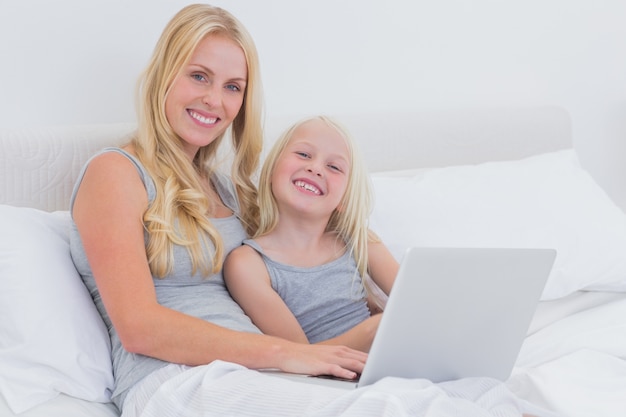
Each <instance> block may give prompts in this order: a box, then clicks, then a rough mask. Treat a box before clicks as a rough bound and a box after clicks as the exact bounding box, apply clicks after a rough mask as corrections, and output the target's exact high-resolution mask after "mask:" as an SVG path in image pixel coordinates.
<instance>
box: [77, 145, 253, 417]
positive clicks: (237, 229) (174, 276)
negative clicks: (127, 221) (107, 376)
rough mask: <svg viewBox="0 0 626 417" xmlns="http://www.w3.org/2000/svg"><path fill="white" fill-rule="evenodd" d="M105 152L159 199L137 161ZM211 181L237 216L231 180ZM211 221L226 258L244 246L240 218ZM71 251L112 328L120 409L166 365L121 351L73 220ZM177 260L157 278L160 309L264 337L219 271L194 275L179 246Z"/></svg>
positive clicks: (114, 395)
mask: <svg viewBox="0 0 626 417" xmlns="http://www.w3.org/2000/svg"><path fill="white" fill-rule="evenodd" d="M104 152H117V153H119V154H122V155H124V156H125V157H126V158H128V159H129V160H130V161H131V162H132V163H133V164H134V165H135V167H136V168H137V172H138V173H139V175H140V177H141V180H142V181H143V183H144V185H145V187H146V191H147V193H148V201H149V203H151V202H152V201H154V198H155V195H156V191H155V187H154V182H153V180H152V178H151V177H150V176H149V175H148V172H147V171H146V170H145V168H144V167H143V166H142V165H141V163H140V162H139V161H138V160H137V159H136V158H134V157H133V156H132V155H130V154H128V153H127V152H125V151H124V150H122V149H119V148H106V149H103V150H102V151H101V152H100V153H98V154H97V155H99V154H101V153H104ZM97 155H96V156H97ZM94 157H95V156H94ZM90 162H91V160H90V161H88V162H87V164H86V165H85V167H83V170H82V171H81V173H80V175H79V178H78V180H77V182H76V185H75V186H74V191H73V193H72V198H71V203H70V207H73V205H74V200H75V198H76V192H77V190H78V187H79V185H80V184H81V182H82V179H83V177H84V174H85V171H86V169H87V166H88V165H89V163H90ZM213 182H214V184H215V187H216V189H217V192H218V193H219V195H220V197H221V198H222V200H223V202H224V204H225V205H226V206H227V207H228V208H230V209H231V210H232V211H233V212H234V213H239V203H238V200H237V197H236V196H237V194H236V192H235V189H234V186H233V184H232V182H231V181H230V180H229V179H228V178H227V177H226V176H224V175H221V174H216V175H215V177H214V178H213ZM211 222H212V223H213V224H214V225H215V227H216V228H217V229H218V230H219V232H220V233H221V236H222V239H223V240H224V245H225V251H224V253H225V254H228V253H229V252H230V251H231V250H233V249H234V248H235V247H238V246H240V245H241V243H242V241H243V240H244V239H245V238H246V233H245V230H244V228H243V226H242V224H241V222H240V221H239V219H238V218H237V217H236V215H233V216H231V217H226V218H215V219H211ZM146 239H147V236H146ZM70 250H71V254H72V259H73V261H74V264H75V266H76V269H77V270H78V272H79V273H80V275H81V277H82V279H83V282H84V283H85V286H86V287H87V289H88V290H89V292H90V293H91V296H92V298H93V300H94V302H95V304H96V307H97V308H98V311H99V312H100V314H101V315H102V318H103V320H104V323H105V324H106V326H107V328H108V330H109V336H110V338H111V351H112V361H113V375H114V377H115V388H114V390H113V393H112V396H111V399H112V400H113V402H114V403H115V404H116V405H117V407H118V408H119V409H120V410H121V409H122V404H123V402H124V399H125V397H126V394H127V392H128V390H129V389H130V388H132V387H133V386H134V385H135V384H136V383H137V382H139V381H140V380H141V379H143V378H144V377H146V376H147V375H148V374H150V373H152V372H154V371H156V370H157V369H160V368H162V367H164V366H166V365H167V364H168V363H167V362H164V361H161V360H158V359H155V358H151V357H148V356H143V355H139V354H132V353H129V352H127V351H126V350H125V349H124V348H123V346H122V344H121V342H120V339H119V337H118V334H117V332H116V331H115V328H114V327H113V326H112V324H111V319H110V318H109V316H108V314H107V313H106V310H105V309H104V305H103V303H102V299H101V298H100V293H99V292H98V288H97V287H96V283H95V281H94V277H93V273H92V271H91V268H90V266H89V263H88V262H87V257H86V255H85V250H84V248H83V245H82V242H81V239H80V235H79V234H78V230H77V228H76V223H74V220H73V219H72V222H71V228H70ZM174 258H175V262H174V268H173V271H172V273H171V274H170V275H168V276H166V277H165V278H161V279H158V278H155V277H153V282H154V286H155V289H156V295H157V300H158V302H159V303H160V304H161V305H163V306H166V307H169V308H171V309H174V310H178V311H181V312H183V313H186V314H189V315H191V316H195V317H199V318H201V319H204V320H206V321H210V322H212V323H215V324H218V325H220V326H223V327H227V328H230V329H234V330H240V331H245V332H254V333H260V331H259V330H258V329H257V328H256V327H255V326H254V325H253V324H252V322H251V320H250V319H249V318H248V317H247V316H246V315H245V314H244V312H243V310H242V309H241V308H240V307H239V305H238V304H237V303H236V302H235V301H233V299H232V298H231V297H230V294H229V293H228V290H227V289H226V285H225V283H224V278H223V276H222V273H221V272H219V273H217V274H214V275H212V276H209V277H202V276H201V274H200V273H196V274H195V275H194V274H192V272H191V271H192V267H191V259H190V257H189V254H188V253H187V250H186V249H185V248H183V247H181V246H175V247H174Z"/></svg>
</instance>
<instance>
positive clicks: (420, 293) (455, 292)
mask: <svg viewBox="0 0 626 417" xmlns="http://www.w3.org/2000/svg"><path fill="white" fill-rule="evenodd" d="M555 257H556V251H555V250H554V249H510V248H496V249H490V248H418V247H415V248H410V249H408V250H407V252H406V254H405V256H404V258H403V259H402V262H401V264H400V269H399V271H398V275H397V277H396V280H395V283H394V286H393V289H392V291H391V294H390V296H389V300H388V302H387V306H386V308H385V312H384V313H383V317H382V319H381V321H380V324H379V327H378V331H377V333H376V336H375V338H374V341H373V344H372V347H371V349H370V353H369V356H368V359H367V362H366V364H365V367H364V369H363V373H362V375H361V376H360V378H359V380H358V381H345V380H338V379H333V378H324V377H314V376H306V375H304V376H303V375H294V374H287V373H282V372H276V375H280V376H282V377H287V378H291V379H296V380H299V381H304V382H310V383H316V384H323V385H332V386H336V387H343V388H355V387H359V386H365V385H369V384H373V383H375V382H376V381H378V380H379V379H381V378H384V377H386V376H394V377H403V378H426V379H429V380H431V381H433V382H442V381H448V380H453V379H459V378H464V377H492V378H497V379H499V380H502V381H504V380H506V379H508V378H509V376H510V374H511V371H512V369H513V366H514V364H515V361H516V359H517V355H518V354H519V351H520V348H521V345H522V342H523V341H524V338H525V336H526V333H527V331H528V328H529V325H530V322H531V320H532V317H533V314H534V312H535V308H536V307H537V303H538V302H539V298H540V296H541V293H542V291H543V288H544V286H545V283H546V280H547V279H548V276H549V274H550V271H551V269H552V265H553V263H554V260H555Z"/></svg>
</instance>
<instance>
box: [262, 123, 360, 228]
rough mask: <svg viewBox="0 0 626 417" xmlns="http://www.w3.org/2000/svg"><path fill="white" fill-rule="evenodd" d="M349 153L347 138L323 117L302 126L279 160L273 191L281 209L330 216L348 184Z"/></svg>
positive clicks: (274, 173)
mask: <svg viewBox="0 0 626 417" xmlns="http://www.w3.org/2000/svg"><path fill="white" fill-rule="evenodd" d="M349 174H350V153H349V149H348V146H347V144H346V141H345V139H344V138H343V137H342V136H341V134H340V133H339V132H338V131H337V130H336V129H335V128H333V127H331V126H329V125H328V124H326V123H324V122H323V121H321V120H312V121H309V122H306V123H304V124H302V125H301V126H299V127H298V128H297V129H296V130H295V131H294V132H293V135H292V137H291V139H290V140H289V142H288V143H287V146H286V147H285V149H283V152H282V153H281V154H280V156H279V157H278V159H277V160H276V165H275V166H274V171H273V172H272V176H271V183H272V193H273V194H274V197H275V199H276V202H277V204H278V209H279V210H285V209H288V208H292V209H295V210H297V211H298V212H299V213H302V214H304V213H310V214H312V215H316V216H320V217H329V216H330V215H331V214H332V212H333V210H335V209H336V208H337V207H338V206H339V204H340V202H341V199H342V198H343V195H344V193H345V191H346V188H347V187H348V178H349Z"/></svg>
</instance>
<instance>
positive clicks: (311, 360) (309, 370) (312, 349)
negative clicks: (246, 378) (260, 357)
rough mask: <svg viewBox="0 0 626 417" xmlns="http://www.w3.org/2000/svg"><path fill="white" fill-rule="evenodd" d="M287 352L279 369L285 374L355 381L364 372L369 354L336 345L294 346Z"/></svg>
mask: <svg viewBox="0 0 626 417" xmlns="http://www.w3.org/2000/svg"><path fill="white" fill-rule="evenodd" d="M293 345H294V346H292V347H291V348H290V349H289V351H287V352H285V356H284V359H282V360H281V361H280V363H279V369H280V370H282V371H285V372H291V373H297V374H307V375H333V376H336V377H339V378H344V379H355V378H356V377H357V375H358V374H360V373H361V372H363V366H365V361H366V360H367V353H364V352H361V351H358V350H354V349H351V348H348V347H346V346H335V345H320V344H317V345H307V344H296V343H294V344H293Z"/></svg>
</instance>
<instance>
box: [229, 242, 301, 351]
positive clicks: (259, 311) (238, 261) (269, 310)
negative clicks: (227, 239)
mask: <svg viewBox="0 0 626 417" xmlns="http://www.w3.org/2000/svg"><path fill="white" fill-rule="evenodd" d="M224 281H225V282H226V285H227V287H228V291H229V292H230V294H231V296H232V297H233V299H234V300H235V301H236V302H237V304H239V305H240V306H241V308H242V309H243V310H244V311H245V313H246V314H247V315H248V317H250V319H252V322H253V323H254V324H255V325H256V326H257V327H258V328H259V329H260V330H261V331H262V332H263V333H265V334H269V335H272V336H277V337H282V338H284V339H287V340H291V341H293V342H299V343H309V341H308V339H307V337H306V335H305V333H304V331H303V330H302V327H301V326H300V323H298V320H297V319H296V317H295V316H294V315H293V313H292V312H291V310H290V309H289V307H287V305H286V304H285V302H284V301H283V299H282V298H281V297H280V295H278V293H277V292H276V291H275V290H274V289H273V288H272V285H271V282H270V277H269V274H268V272H267V268H266V267H265V263H264V262H263V259H262V258H261V256H260V255H259V253H258V252H257V251H256V250H254V249H253V248H251V247H250V246H247V245H243V246H240V247H238V248H237V249H234V250H233V251H232V252H231V253H230V254H229V255H228V257H227V258H226V261H225V263H224Z"/></svg>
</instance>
